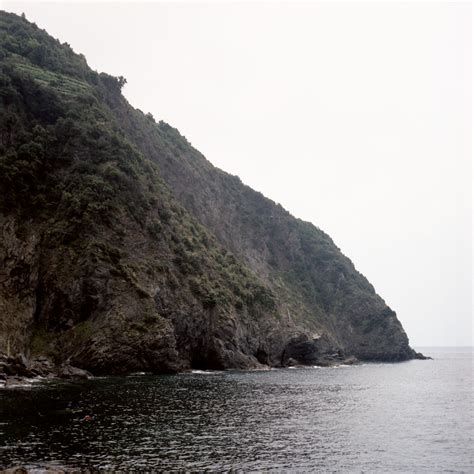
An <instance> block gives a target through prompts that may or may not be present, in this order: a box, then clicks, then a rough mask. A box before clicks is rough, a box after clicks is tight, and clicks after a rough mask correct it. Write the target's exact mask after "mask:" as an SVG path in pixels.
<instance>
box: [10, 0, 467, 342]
mask: <svg viewBox="0 0 474 474" xmlns="http://www.w3.org/2000/svg"><path fill="white" fill-rule="evenodd" d="M2 8H3V9H5V10H7V11H13V12H17V13H21V12H25V14H26V16H27V18H28V19H29V20H31V21H34V22H36V23H37V24H38V26H40V27H41V28H45V29H46V30H47V31H48V32H49V33H50V34H51V35H53V36H55V37H57V38H59V39H60V40H61V41H63V42H64V41H66V42H68V43H69V44H70V45H71V46H72V47H73V49H74V50H75V51H76V52H79V53H83V54H84V55H85V56H86V58H87V60H88V62H89V64H90V65H91V67H93V68H94V69H97V70H99V71H106V72H108V73H110V74H114V75H123V76H125V77H126V78H127V80H128V84H127V85H126V87H125V89H124V93H125V95H126V97H127V98H128V100H129V101H130V102H131V104H132V105H133V106H135V107H138V108H140V109H142V110H143V111H144V112H151V113H152V114H153V115H154V116H155V118H156V119H157V120H160V119H163V120H165V121H167V122H169V123H170V124H171V125H173V126H175V127H177V128H178V129H179V130H180V131H181V133H182V134H184V135H185V136H186V137H187V138H188V139H189V140H190V141H191V143H192V144H193V145H194V146H195V147H196V148H197V149H199V150H200V151H201V152H203V153H204V155H205V156H206V157H207V158H208V159H209V160H210V161H211V162H212V163H213V164H215V165H217V166H218V167H220V168H222V169H224V170H226V171H229V172H230V173H232V174H237V175H239V176H240V177H241V178H242V180H243V181H244V182H245V183H247V184H249V185H250V186H252V187H253V188H255V189H257V190H259V191H261V192H263V193H264V194H265V195H266V196H268V197H270V198H272V199H273V200H275V201H276V202H280V203H281V204H282V205H283V206H284V207H285V208H287V209H288V210H289V211H290V212H292V213H293V214H294V215H295V216H297V217H300V218H302V219H305V220H309V221H311V222H313V223H314V224H316V225H317V226H318V227H320V228H322V229H323V230H325V231H326V232H328V233H329V234H330V235H331V236H332V238H333V239H334V241H335V242H336V244H337V245H338V246H339V247H340V248H341V249H342V250H343V252H344V253H345V254H346V255H347V256H349V257H350V258H351V259H352V261H353V262H354V263H355V265H356V267H357V268H358V269H359V270H360V271H361V272H362V273H364V274H365V275H366V276H367V278H368V279H369V280H370V281H371V282H372V283H373V284H374V286H375V288H376V290H377V291H378V292H379V293H380V294H381V296H382V297H383V298H384V299H385V300H386V302H387V303H388V304H389V305H390V306H391V307H392V308H393V309H394V310H395V311H397V314H398V316H399V318H400V320H401V321H402V323H403V325H404V327H405V329H406V331H407V333H408V336H409V337H410V341H411V343H412V344H413V345H415V346H427V345H428V346H429V345H471V344H472V272H471V270H472V232H471V219H472V217H471V216H472V199H471V196H472V195H471V191H472V174H471V172H472V164H471V108H472V97H471V63H472V43H471V23H472V20H471V18H472V17H471V5H470V3H468V2H467V3H433V4H430V3H426V2H423V3H417V4H416V3H410V2H403V3H399V4H390V3H386V2H383V3H380V2H378V3H361V4H358V3H355V2H350V3H345V4H343V3H316V4H315V3H305V4H297V3H271V2H266V3H255V4H254V3H249V2H246V3H225V4H223V3H221V4H217V3H210V4H199V3H173V4H170V3H146V4H141V3H136V2H135V3H110V2H109V3H96V2H91V3H81V4H76V3H72V2H62V3H61V2H59V3H50V4H45V3H40V2H35V3H27V2H21V3H20V2H9V1H4V2H3V4H2Z"/></svg>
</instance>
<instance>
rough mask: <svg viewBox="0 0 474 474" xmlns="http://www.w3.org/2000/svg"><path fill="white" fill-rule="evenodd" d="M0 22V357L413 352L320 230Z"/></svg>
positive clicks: (253, 357)
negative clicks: (245, 183)
mask: <svg viewBox="0 0 474 474" xmlns="http://www.w3.org/2000/svg"><path fill="white" fill-rule="evenodd" d="M0 22H1V25H0V26H1V31H2V33H1V38H0V59H1V64H2V69H1V76H0V94H1V97H2V106H1V107H2V110H1V118H0V126H1V149H0V151H1V154H0V187H1V189H2V193H1V196H0V235H1V237H2V239H1V242H0V352H2V351H3V352H5V353H17V352H23V353H30V354H31V355H32V356H40V355H43V356H44V355H46V356H48V357H51V358H53V359H54V360H55V361H56V362H57V363H58V364H61V363H64V362H66V361H68V362H71V363H73V364H74V365H76V366H78V367H81V368H84V369H87V370H90V371H91V372H92V373H127V372H133V371H139V370H148V371H153V372H171V371H176V370H183V369H187V368H192V367H194V368H211V369H212V368H215V369H218V368H219V369H221V368H251V367H258V366H260V365H261V364H266V365H273V366H281V365H288V364H289V363H303V364H317V363H321V364H326V363H331V361H334V360H343V359H344V358H346V357H349V356H355V357H357V358H359V359H364V360H388V361H398V360H406V359H409V358H413V357H415V356H416V354H415V353H414V351H413V350H412V349H411V348H410V347H409V344H408V339H407V337H406V334H405V332H404V331H403V328H402V327H401V325H400V323H399V321H398V320H397V318H396V315H395V313H394V312H393V311H392V310H391V309H390V308H388V307H387V306H386V304H385V303H384V301H383V300H382V299H381V298H380V297H379V296H378V295H377V294H376V293H375V291H374V289H373V287H372V286H371V285H370V283H369V282H368V281H367V280H366V279H365V278H364V277H363V276H362V275H361V274H360V273H358V272H357V271H356V270H355V268H354V266H353V265H352V263H351V262H350V260H349V259H347V258H346V257H345V256H343V255H342V254H341V252H340V251H339V249H338V248H337V247H336V246H335V245H334V243H333V242H332V240H331V239H330V238H329V237H328V236H327V235H326V234H325V233H324V232H322V231H321V230H319V229H317V228H316V227H314V226H313V225H311V224H309V223H306V222H303V221H300V220H298V219H295V218H294V217H292V216H291V215H290V214H289V213H288V212H286V211H285V210H284V209H283V208H282V207H281V206H279V205H276V204H275V203H273V202H272V201H271V200H269V199H267V198H265V197H264V196H262V195H261V194H259V193H257V192H255V191H253V190H252V189H250V188H248V187H247V186H245V185H244V184H242V183H241V181H240V180H239V179H238V178H237V177H235V176H231V175H228V174H226V173H224V172H223V171H221V170H219V169H217V168H215V167H213V166H212V165H211V164H210V163H209V162H208V161H207V160H206V159H205V158H204V157H203V156H202V155H201V154H200V153H199V152H198V151H197V150H195V149H193V148H192V147H191V145H190V144H189V143H188V142H187V141H186V140H185V139H184V138H183V137H182V136H181V135H180V134H179V133H178V132H177V131H176V130H175V129H173V128H172V127H170V126H169V125H167V124H165V123H162V122H160V123H159V124H157V123H155V121H154V119H153V118H152V117H151V116H145V115H144V114H142V113H141V112H140V111H138V110H135V109H133V108H132V107H131V106H130V105H129V104H128V103H127V102H126V100H125V99H124V98H123V96H122V95H121V92H120V91H121V86H122V85H123V81H122V79H121V78H114V77H111V76H108V75H106V74H97V73H96V72H94V71H92V70H90V69H89V67H88V66H87V63H86V62H85V59H84V58H83V57H82V56H78V55H76V54H75V53H74V52H73V51H72V50H71V49H70V48H69V47H68V46H67V45H61V44H60V43H59V42H58V41H56V40H54V39H53V38H51V37H50V36H48V35H47V33H46V32H44V31H42V30H39V29H38V28H37V27H36V25H33V24H31V23H29V22H27V21H26V20H25V19H22V18H19V17H17V16H15V15H11V14H6V13H1V15H0Z"/></svg>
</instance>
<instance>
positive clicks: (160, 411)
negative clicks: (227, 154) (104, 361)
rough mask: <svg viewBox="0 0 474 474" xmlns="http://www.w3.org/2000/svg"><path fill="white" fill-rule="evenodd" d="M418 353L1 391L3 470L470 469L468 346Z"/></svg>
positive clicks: (135, 377) (427, 350) (0, 443)
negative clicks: (375, 360)
mask: <svg viewBox="0 0 474 474" xmlns="http://www.w3.org/2000/svg"><path fill="white" fill-rule="evenodd" d="M422 350H423V352H424V353H427V354H428V355H432V356H433V357H434V358H435V360H433V361H410V362H405V363H400V364H365V365H360V366H351V367H339V368H314V369H282V370H271V371H261V372H220V373H192V374H182V375H175V376H134V377H125V378H103V379H94V380H90V381H82V382H73V383H65V382H54V383H48V384H46V385H44V384H37V385H35V386H33V387H30V388H24V389H14V390H12V389H3V390H0V465H1V464H3V465H19V464H21V465H25V464H28V465H32V466H35V465H44V464H50V465H51V464H53V465H60V466H69V467H80V468H86V467H91V468H95V469H98V468H109V469H132V468H134V469H151V468H155V469H168V470H174V469H176V470H177V469H194V470H203V469H208V470H228V469H243V470H246V471H248V470H262V469H276V470H298V471H311V470H323V471H351V472H354V471H355V472H360V471H365V472H367V471H378V472H380V471H390V472H414V471H416V472H420V471H426V472H441V471H451V472H472V469H473V464H472V462H473V452H472V450H473V448H472V446H473V411H472V410H473V404H472V403H473V398H472V380H473V379H472V349H458V350H447V349H422ZM85 415H91V416H92V417H93V420H92V421H90V422H86V421H82V420H83V418H84V416H85Z"/></svg>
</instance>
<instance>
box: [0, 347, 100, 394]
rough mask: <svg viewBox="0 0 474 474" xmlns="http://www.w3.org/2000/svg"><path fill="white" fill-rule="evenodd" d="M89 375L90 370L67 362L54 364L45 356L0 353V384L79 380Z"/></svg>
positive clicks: (11, 384)
mask: <svg viewBox="0 0 474 474" xmlns="http://www.w3.org/2000/svg"><path fill="white" fill-rule="evenodd" d="M90 377H92V374H91V373H90V372H88V371H87V370H83V369H79V368H78V367H74V366H72V365H71V364H69V363H68V362H65V363H62V364H54V362H52V361H51V360H50V359H48V358H47V357H35V358H32V359H28V358H27V357H26V356H25V355H24V354H17V355H15V356H9V355H7V354H1V353H0V386H4V387H15V386H22V385H25V384H28V385H30V384H31V383H33V382H35V381H41V380H51V379H69V380H74V379H75V380H79V379H88V378H90Z"/></svg>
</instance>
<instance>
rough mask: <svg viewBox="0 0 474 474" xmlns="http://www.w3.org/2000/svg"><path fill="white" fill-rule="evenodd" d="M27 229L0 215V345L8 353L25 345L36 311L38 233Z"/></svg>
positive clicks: (24, 225)
mask: <svg viewBox="0 0 474 474" xmlns="http://www.w3.org/2000/svg"><path fill="white" fill-rule="evenodd" d="M31 230H32V229H31V228H29V226H28V224H27V223H22V226H21V227H20V226H19V225H18V222H17V221H16V219H15V218H14V217H5V216H2V215H0V239H1V243H0V348H5V350H6V351H7V352H9V353H15V352H17V351H24V350H25V348H26V347H27V345H28V341H29V336H30V334H29V332H28V330H26V331H25V328H27V327H28V326H29V324H30V323H31V320H32V317H33V315H34V313H35V311H36V288H37V284H38V267H39V254H38V245H39V235H37V234H35V233H34V232H31ZM22 233H24V235H21V234H22Z"/></svg>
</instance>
